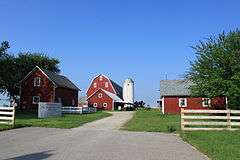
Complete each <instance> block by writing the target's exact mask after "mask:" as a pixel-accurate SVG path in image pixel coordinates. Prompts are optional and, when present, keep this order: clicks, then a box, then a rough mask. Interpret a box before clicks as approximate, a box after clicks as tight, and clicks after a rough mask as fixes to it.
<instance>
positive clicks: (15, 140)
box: [0, 112, 207, 160]
mask: <svg viewBox="0 0 240 160" xmlns="http://www.w3.org/2000/svg"><path fill="white" fill-rule="evenodd" d="M132 115H133V112H113V116H111V117H107V118H104V119H102V120H98V121H95V122H91V123H88V124H86V125H84V126H82V127H79V128H74V129H50V128H36V127H30V128H21V129H14V130H9V131H4V132H0V159H16V160H24V159H27V160H44V159H56V160H65V159H66V160H75V159H79V160H193V159H194V160H204V159H207V158H206V157H205V156H204V155H202V154H201V153H199V152H198V151H196V150H195V149H193V148H192V147H191V146H190V145H189V144H186V143H184V142H183V141H182V140H181V139H180V138H179V137H177V136H174V135H172V134H162V133H146V132H127V131H119V130H118V129H119V127H121V125H122V124H124V123H125V122H126V121H127V120H129V119H130V118H131V117H132Z"/></svg>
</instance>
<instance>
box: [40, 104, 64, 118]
mask: <svg viewBox="0 0 240 160" xmlns="http://www.w3.org/2000/svg"><path fill="white" fill-rule="evenodd" d="M61 108H62V104H61V103H49V102H39V103H38V118H48V117H60V116H62V109H61Z"/></svg>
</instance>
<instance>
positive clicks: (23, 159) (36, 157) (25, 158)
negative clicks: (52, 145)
mask: <svg viewBox="0 0 240 160" xmlns="http://www.w3.org/2000/svg"><path fill="white" fill-rule="evenodd" d="M52 151H53V150H48V151H43V152H38V153H31V154H26V155H22V156H17V157H13V158H8V159H4V160H44V159H47V158H49V157H50V156H52V155H53V154H52V153H51V152H52Z"/></svg>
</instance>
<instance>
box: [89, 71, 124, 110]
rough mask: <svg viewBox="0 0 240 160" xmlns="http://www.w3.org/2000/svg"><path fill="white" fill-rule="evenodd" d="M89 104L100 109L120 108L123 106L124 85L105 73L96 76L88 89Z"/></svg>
mask: <svg viewBox="0 0 240 160" xmlns="http://www.w3.org/2000/svg"><path fill="white" fill-rule="evenodd" d="M87 100H88V105H90V106H94V107H97V109H99V110H119V109H120V108H122V107H123V103H124V102H123V98H122V87H121V86H120V85H118V84H117V83H116V82H114V81H112V80H111V79H109V78H108V77H107V76H105V75H102V74H100V75H98V76H96V77H95V78H94V79H93V80H92V82H91V84H90V86H89V88H88V90H87Z"/></svg>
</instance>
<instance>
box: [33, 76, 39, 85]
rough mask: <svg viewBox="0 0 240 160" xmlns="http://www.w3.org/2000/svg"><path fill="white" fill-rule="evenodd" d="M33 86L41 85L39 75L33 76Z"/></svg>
mask: <svg viewBox="0 0 240 160" xmlns="http://www.w3.org/2000/svg"><path fill="white" fill-rule="evenodd" d="M37 82H38V84H37ZM33 86H34V87H40V86H41V77H35V78H34V79H33Z"/></svg>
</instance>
